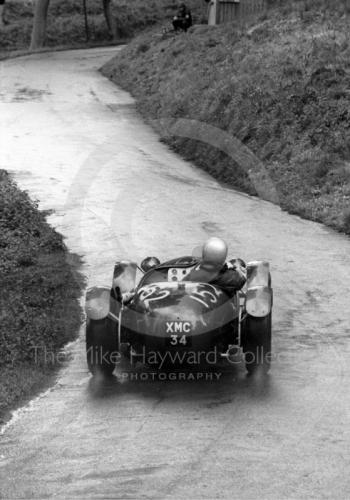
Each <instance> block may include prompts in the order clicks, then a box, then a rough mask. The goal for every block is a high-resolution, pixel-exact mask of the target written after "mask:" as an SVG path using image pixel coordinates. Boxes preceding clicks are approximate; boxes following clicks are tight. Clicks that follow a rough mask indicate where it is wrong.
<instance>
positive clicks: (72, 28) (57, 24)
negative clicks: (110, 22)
mask: <svg viewBox="0 0 350 500" xmlns="http://www.w3.org/2000/svg"><path fill="white" fill-rule="evenodd" d="M86 3H87V13H88V26H89V34H90V41H89V45H99V44H102V45H103V44H108V43H111V39H110V36H109V33H108V29H107V25H106V21H105V18H104V15H103V9H102V0H87V2H86ZM204 3H205V2H204V0H190V1H189V4H190V5H191V7H193V9H194V12H195V16H196V17H197V20H198V19H199V18H200V16H201V15H202V12H204V11H205V8H204V5H203V4H204ZM175 8H176V0H147V2H145V1H142V0H118V1H115V2H113V4H112V13H113V16H114V17H115V19H116V23H117V27H118V31H119V34H120V36H121V38H122V39H123V38H125V39H128V38H131V37H132V36H134V35H135V33H137V32H140V31H142V30H143V29H145V28H147V27H148V26H152V25H154V24H157V23H160V22H162V21H165V20H167V19H171V17H172V16H173V12H174V10H175ZM203 8H204V10H203ZM6 19H7V21H8V25H6V26H5V27H4V28H0V55H1V53H7V52H9V51H17V50H23V49H27V48H28V47H29V43H30V36H31V30H32V24H33V4H32V2H30V1H24V0H7V2H6ZM84 44H86V35H85V24H84V12H83V2H82V1H81V0H51V1H50V7H49V14H48V25H47V41H46V46H48V47H56V46H59V47H62V46H68V47H82V46H84Z"/></svg>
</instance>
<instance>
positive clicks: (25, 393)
mask: <svg viewBox="0 0 350 500" xmlns="http://www.w3.org/2000/svg"><path fill="white" fill-rule="evenodd" d="M73 261H75V262H76V265H75V269H73V268H72V266H71V265H70V263H69V262H73ZM78 266H79V259H77V258H74V256H73V255H70V254H68V252H67V249H66V247H65V245H64V243H63V239H62V236H61V235H59V234H58V233H56V232H55V231H54V229H53V228H51V227H50V226H49V225H48V224H47V222H46V220H45V213H44V212H41V211H39V210H38V208H37V205H36V204H35V203H34V202H32V201H31V200H30V199H29V197H28V195H27V194H26V193H24V192H22V191H20V190H19V189H18V188H17V186H16V184H15V183H14V182H13V181H12V180H11V178H10V177H9V175H8V174H7V173H6V171H4V170H0V282H1V289H0V423H1V422H3V421H4V420H5V419H6V418H7V416H8V412H9V410H10V409H12V408H13V407H15V406H17V405H19V404H20V403H21V402H23V401H24V400H25V399H27V398H28V397H29V396H31V395H33V393H34V392H35V391H37V390H39V389H42V388H43V387H45V386H46V385H47V384H48V380H50V376H51V375H53V374H54V373H55V372H56V370H57V368H58V358H57V354H58V352H59V350H60V349H61V348H62V347H63V346H64V344H66V343H67V342H68V341H70V340H73V339H74V338H75V337H76V335H77V333H78V330H79V326H80V323H81V319H82V311H81V307H80V303H79V298H80V295H81V290H82V286H83V280H82V277H81V276H80V274H79V271H78V269H77V267H78Z"/></svg>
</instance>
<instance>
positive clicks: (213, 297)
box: [190, 284, 222, 309]
mask: <svg viewBox="0 0 350 500" xmlns="http://www.w3.org/2000/svg"><path fill="white" fill-rule="evenodd" d="M207 286H210V285H209V284H208V285H207ZM211 288H212V290H213V291H212V292H209V290H199V289H198V290H196V291H195V292H192V294H191V295H190V297H191V299H193V300H196V301H197V302H199V303H200V304H202V305H203V306H205V307H206V308H207V309H209V308H210V306H209V304H208V302H210V303H211V304H216V303H217V301H218V297H219V296H220V295H222V291H221V290H218V289H216V288H214V287H211Z"/></svg>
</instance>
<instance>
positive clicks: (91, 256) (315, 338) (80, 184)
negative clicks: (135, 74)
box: [0, 48, 350, 499]
mask: <svg viewBox="0 0 350 500" xmlns="http://www.w3.org/2000/svg"><path fill="white" fill-rule="evenodd" d="M116 50H119V49H115V48H112V49H110V48H108V49H91V50H86V51H70V52H58V53H48V54H38V55H33V56H31V57H23V58H18V59H12V60H8V61H5V62H1V63H0V125H1V134H0V137H1V150H0V166H1V167H3V168H6V169H8V170H9V171H10V172H12V173H13V174H14V176H15V178H16V180H17V182H18V183H19V185H20V187H21V188H23V189H26V190H28V192H29V193H30V195H31V197H32V198H34V199H38V200H39V201H40V207H41V208H43V209H52V210H53V211H54V212H53V214H52V215H51V216H50V218H49V220H50V222H51V223H52V224H53V225H54V226H55V227H56V228H57V229H58V230H59V231H60V232H62V233H63V234H64V236H65V237H66V242H67V245H68V247H69V248H70V250H71V251H72V252H76V253H78V254H81V255H83V257H84V266H83V272H84V274H85V275H86V277H87V281H88V283H90V284H93V283H100V284H103V283H104V284H109V283H110V280H111V272H112V268H113V263H114V260H115V259H116V258H118V257H131V258H135V259H137V260H140V259H141V258H143V257H144V256H147V255H157V256H158V257H159V258H160V259H165V258H168V257H173V256H176V255H179V254H186V253H188V252H191V251H192V248H193V247H195V246H196V245H198V244H200V243H201V242H203V240H205V238H206V237H208V236H210V235H218V236H222V237H224V238H225V239H226V240H227V241H228V242H229V244H230V250H231V253H232V255H238V256H241V257H243V258H245V259H246V260H254V259H267V260H269V261H270V262H271V270H272V276H273V285H274V296H275V304H274V340H273V350H274V355H275V360H274V362H273V368H272V370H271V374H270V376H269V378H268V380H267V381H261V380H253V379H250V378H247V377H246V375H245V371H244V368H243V366H242V365H238V366H236V367H232V368H225V369H224V370H223V371H222V373H221V375H220V377H212V378H209V379H208V380H204V379H199V380H186V381H184V380H167V381H162V380H152V379H148V380H140V379H138V380H131V379H130V378H127V377H124V378H123V377H118V376H116V377H115V380H113V381H111V382H101V383H99V382H98V381H97V382H92V380H91V377H90V375H89V374H88V371H87V368H86V363H85V357H84V341H83V330H82V332H81V335H80V338H79V339H78V340H77V341H76V342H74V343H72V344H71V345H69V346H68V347H67V350H68V351H69V353H70V355H71V358H72V359H71V361H70V362H69V363H68V364H67V363H66V364H65V365H64V367H63V368H62V370H61V372H60V374H59V376H58V379H57V382H56V383H55V385H54V386H53V387H52V388H51V389H50V390H49V391H47V392H45V393H44V394H42V395H41V396H39V397H38V398H36V399H35V400H34V401H33V402H32V403H31V404H30V405H28V406H27V407H25V408H23V409H21V410H20V411H18V412H16V413H15V415H14V417H13V419H12V420H11V421H10V422H9V423H8V425H7V426H6V427H4V428H3V429H2V431H1V435H0V497H1V498H48V497H55V498H67V499H69V498H82V499H86V498H120V499H127V498H137V499H138V498H152V499H153V498H159V499H165V498H171V499H178V498H180V499H181V498H184V499H185V498H186V499H187V498H193V499H202V498H208V499H213V498H230V499H232V498H237V499H258V498H259V499H265V498H266V499H267V498H268V499H287V498H288V499H289V498H308V499H309V498H317V499H320V498H332V499H335V498H336V499H346V498H349V496H350V473H349V472H350V362H349V354H350V349H349V332H350V327H349V325H350V312H349V311H350V307H349V306H350V303H349V297H350V293H349V292H350V240H349V239H348V238H346V237H345V236H342V235H340V234H337V233H335V232H333V231H331V230H329V229H327V228H324V227H322V226H321V225H318V224H314V223H312V222H309V221H305V220H302V219H300V218H298V217H295V216H291V215H288V214H286V213H284V212H282V211H281V210H280V209H279V207H278V206H276V205H272V204H270V203H268V202H264V201H260V200H258V199H254V198H251V197H248V196H246V195H242V194H240V193H237V192H235V191H233V190H230V189H227V188H225V187H224V186H220V185H219V184H218V183H217V182H216V181H214V180H213V179H212V178H211V177H209V176H208V175H206V174H205V173H203V172H201V171H200V170H199V169H197V168H195V167H194V166H193V165H191V164H189V163H186V162H185V161H183V160H182V159H180V158H179V157H178V156H176V155H175V154H174V153H172V152H171V151H169V150H168V149H167V148H166V146H164V145H163V144H161V143H160V141H159V140H158V137H157V136H156V134H155V133H154V132H153V130H152V129H151V128H149V127H148V126H147V125H146V124H144V123H143V121H142V120H141V119H140V117H139V116H138V115H137V113H136V111H135V107H134V101H133V99H132V98H131V97H130V95H128V94H127V93H125V92H124V91H121V90H120V89H118V88H117V87H115V86H114V85H113V84H112V83H111V82H109V81H108V80H106V79H105V78H104V77H102V76H101V75H100V73H99V72H98V71H97V70H98V68H99V67H100V66H101V65H102V64H103V63H104V62H105V61H107V60H108V59H109V58H110V57H112V56H113V54H114V53H115V52H116ZM118 370H122V367H119V368H118ZM117 375H118V373H117ZM214 375H215V374H214Z"/></svg>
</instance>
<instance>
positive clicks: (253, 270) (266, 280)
mask: <svg viewBox="0 0 350 500" xmlns="http://www.w3.org/2000/svg"><path fill="white" fill-rule="evenodd" d="M272 302H273V291H272V288H271V274H270V265H269V263H268V262H264V261H253V262H249V263H248V265H247V283H246V295H245V304H244V306H245V311H246V313H247V314H249V315H250V316H253V317H256V318H263V317H265V316H267V315H268V314H270V312H271V310H272Z"/></svg>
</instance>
